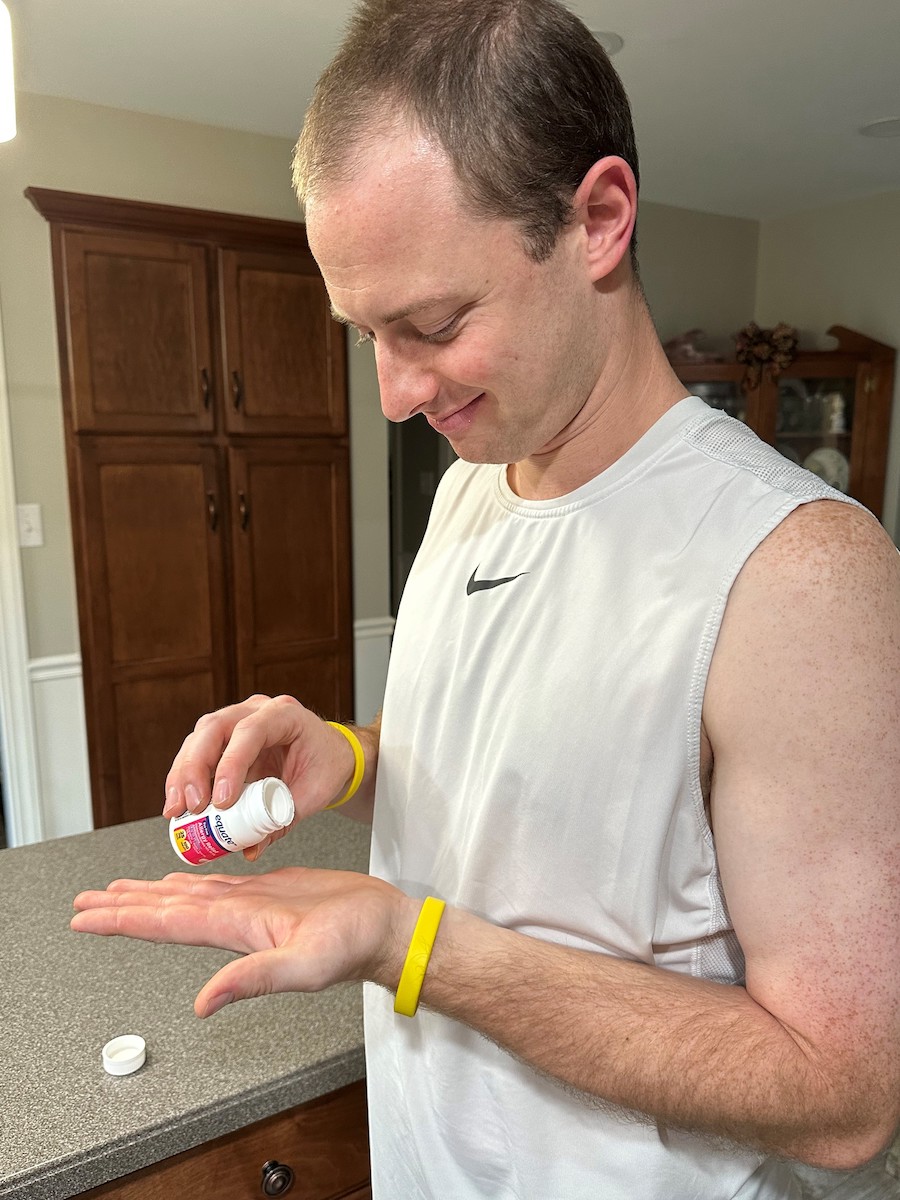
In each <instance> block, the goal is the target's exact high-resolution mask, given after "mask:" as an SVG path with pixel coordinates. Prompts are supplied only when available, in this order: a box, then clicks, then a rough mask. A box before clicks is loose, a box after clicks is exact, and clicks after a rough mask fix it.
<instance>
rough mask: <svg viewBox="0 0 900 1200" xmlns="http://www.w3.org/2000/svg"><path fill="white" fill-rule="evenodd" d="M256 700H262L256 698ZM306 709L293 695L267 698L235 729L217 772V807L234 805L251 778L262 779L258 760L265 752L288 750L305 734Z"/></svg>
mask: <svg viewBox="0 0 900 1200" xmlns="http://www.w3.org/2000/svg"><path fill="white" fill-rule="evenodd" d="M254 699H263V698H262V697H254ZM306 715H307V710H306V709H305V708H304V707H303V705H302V704H301V703H300V702H299V700H295V699H294V698H293V697H292V696H276V697H274V698H273V699H268V698H264V703H261V704H259V705H258V706H257V707H256V708H255V709H254V710H253V711H252V712H250V713H248V714H247V715H246V716H243V717H242V718H241V720H240V721H238V722H237V724H236V725H235V726H234V728H233V730H232V733H231V737H230V738H229V741H228V745H227V747H226V748H225V749H224V750H223V752H222V754H221V756H220V758H219V762H218V765H217V767H216V772H215V780H214V782H213V797H214V800H215V804H216V807H218V808H228V807H230V805H232V804H234V802H235V801H236V800H237V798H238V796H239V795H240V792H241V789H242V788H243V786H244V784H245V782H246V781H247V780H248V779H253V778H257V779H259V778H261V777H262V775H263V774H264V772H262V771H260V769H259V765H258V760H259V758H260V756H261V755H262V754H263V753H264V751H266V750H274V749H276V748H280V749H283V748H286V747H288V746H290V745H291V744H292V743H293V742H295V741H296V740H297V739H298V738H299V737H300V736H301V735H302V731H303V722H304V718H305V716H306Z"/></svg>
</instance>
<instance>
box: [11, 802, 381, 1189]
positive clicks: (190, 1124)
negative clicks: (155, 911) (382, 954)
mask: <svg viewBox="0 0 900 1200" xmlns="http://www.w3.org/2000/svg"><path fill="white" fill-rule="evenodd" d="M369 833H370V831H369V829H368V827H366V826H361V825H358V824H356V823H355V822H353V821H349V820H347V819H346V818H343V817H341V816H339V815H337V814H332V813H328V814H323V815H321V816H319V817H313V818H311V819H309V820H307V821H305V822H303V823H302V824H301V825H299V826H298V827H297V828H296V829H294V830H293V832H292V833H291V834H290V835H289V836H288V837H286V838H284V839H282V840H281V841H280V842H278V843H277V845H275V846H273V847H271V848H270V849H269V850H268V851H267V852H266V854H265V855H263V857H262V859H261V860H260V862H259V863H254V864H250V863H247V862H246V861H245V860H244V858H243V856H242V855H229V856H228V858H227V859H222V860H220V862H219V863H217V864H210V866H209V867H208V868H185V867H184V866H183V865H182V864H180V863H179V862H178V859H177V858H176V856H175V854H174V853H173V851H172V849H171V846H170V845H169V840H168V830H167V824H166V822H165V821H163V820H162V819H161V818H151V819H148V820H145V821H134V822H131V823H130V824H127V825H118V826H115V827H113V828H110V829H101V830H98V831H96V832H94V833H86V834H80V835H79V836H77V837H69V838H60V839H58V840H55V841H50V842H44V843H42V844H40V845H36V846H25V847H22V848H20V849H15V850H3V851H0V1197H10V1196H14V1197H16V1198H17V1200H65V1198H66V1197H69V1196H75V1195H78V1194H79V1193H80V1192H82V1191H85V1190H87V1189H88V1188H91V1187H95V1186H96V1185H98V1184H100V1183H105V1182H106V1181H107V1180H110V1179H115V1178H118V1177H119V1176H122V1175H126V1174H128V1173H129V1172H130V1171H134V1170H137V1169H138V1168H139V1167H145V1166H149V1165H150V1164H152V1163H155V1162H158V1161H160V1160H161V1159H163V1158H168V1157H169V1156H170V1155H173V1154H177V1153H179V1152H180V1151H182V1150H187V1149H189V1148H191V1147H193V1146H197V1145H200V1144H201V1143H203V1142H206V1141H209V1140H210V1139H212V1138H216V1137H220V1136H222V1135H223V1134H226V1133H230V1132H232V1131H233V1130H235V1129H239V1128H241V1127H243V1126H245V1125H249V1124H251V1123H252V1122H254V1121H259V1120H261V1119H262V1118H263V1117H267V1116H271V1115H273V1114H274V1113H278V1112H281V1111H284V1110H285V1109H288V1108H291V1107H293V1106H294V1105H297V1104H301V1103H303V1102H304V1101H305V1100H310V1099H312V1098H313V1097H315V1096H320V1095H324V1094H325V1093H326V1092H330V1091H333V1090H335V1089H336V1088H339V1087H343V1086H344V1085H345V1084H347V1083H351V1082H353V1081H354V1080H356V1079H360V1078H361V1077H362V1076H363V1074H364V1070H365V1068H364V1059H363V1037H362V996H361V988H360V987H359V986H358V985H347V986H342V987H338V988H333V989H331V990H330V991H328V992H324V993H321V994H318V995H313V996H301V995H297V994H290V995H280V996H264V997H260V998H259V999H256V1000H248V1001H242V1002H241V1003H239V1004H235V1005H232V1006H229V1007H228V1008H226V1009H224V1010H223V1011H222V1012H220V1013H218V1014H216V1015H215V1016H214V1017H211V1018H209V1019H208V1020H205V1021H204V1020H200V1019H198V1018H197V1017H196V1016H195V1015H194V1011H193V1002H194V997H195V995H196V993H197V992H198V991H199V989H200V987H201V986H202V985H203V983H204V982H205V981H206V980H207V979H208V978H209V977H210V975H212V974H213V973H214V972H215V971H216V970H217V969H218V968H219V967H220V966H222V965H223V964H224V963H225V962H227V961H228V960H229V958H231V957H234V956H233V955H230V954H228V953H225V952H222V951H217V950H208V949H197V948H195V947H189V946H164V945H154V944H151V943H145V942H136V941H131V940H129V939H126V938H100V937H93V936H91V935H88V934H76V933H72V932H71V931H70V930H69V920H70V917H71V915H72V898H73V897H74V896H75V895H76V894H77V893H78V892H80V891H84V890H87V889H91V888H98V887H104V886H105V885H106V884H107V883H108V882H109V881H110V880H112V879H116V878H119V877H123V876H124V877H129V878H135V879H137V878H145V879H150V878H158V877H159V876H161V875H164V874H166V873H167V872H169V871H173V870H179V869H182V870H195V869H198V870H219V871H222V870H225V871H229V872H240V873H242V874H244V873H259V872H263V871H268V870H272V869H274V868H276V867H283V866H292V865H303V866H314V867H332V868H338V869H345V870H355V871H365V870H366V868H367V863H368V843H369ZM120 1033H138V1034H140V1035H141V1036H142V1037H143V1038H144V1039H145V1040H146V1042H147V1062H146V1064H145V1066H144V1067H143V1068H142V1069H141V1070H140V1071H138V1072H137V1073H136V1074H134V1075H129V1076H124V1077H119V1078H117V1077H114V1076H111V1075H107V1074H106V1072H105V1071H104V1070H103V1067H102V1064H101V1060H100V1051H101V1049H102V1047H103V1045H104V1044H105V1043H106V1042H107V1041H108V1040H109V1039H110V1038H112V1037H115V1036H116V1035H117V1034H120Z"/></svg>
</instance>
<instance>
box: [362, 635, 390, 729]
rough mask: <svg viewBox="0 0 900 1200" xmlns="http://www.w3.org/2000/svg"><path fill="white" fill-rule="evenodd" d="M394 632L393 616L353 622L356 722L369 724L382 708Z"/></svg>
mask: <svg viewBox="0 0 900 1200" xmlns="http://www.w3.org/2000/svg"><path fill="white" fill-rule="evenodd" d="M393 635H394V618H393V617H370V618H368V619H364V620H360V621H356V622H354V625H353V678H354V681H355V686H354V697H353V699H354V714H353V719H354V720H355V722H356V724H357V725H368V724H369V722H370V721H371V720H373V718H374V717H376V716H377V715H378V713H379V712H380V711H381V702H382V700H383V699H384V685H385V682H386V680H387V669H388V659H389V658H390V656H391V638H392V637H393Z"/></svg>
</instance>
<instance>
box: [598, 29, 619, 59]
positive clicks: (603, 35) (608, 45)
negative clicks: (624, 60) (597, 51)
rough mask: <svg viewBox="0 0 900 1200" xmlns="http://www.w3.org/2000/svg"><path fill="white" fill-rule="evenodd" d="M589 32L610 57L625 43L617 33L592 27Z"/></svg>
mask: <svg viewBox="0 0 900 1200" xmlns="http://www.w3.org/2000/svg"><path fill="white" fill-rule="evenodd" d="M591 33H592V34H593V35H594V37H595V38H596V39H597V41H598V42H599V43H600V45H601V46H602V47H603V49H604V50H605V51H606V53H607V55H608V56H609V57H610V58H612V56H613V55H614V54H618V53H619V51H620V50H621V49H622V47H623V46H624V45H625V43H624V41H623V40H622V38H620V37H619V35H618V34H617V33H607V32H604V31H602V30H599V31H598V30H596V29H592V30H591Z"/></svg>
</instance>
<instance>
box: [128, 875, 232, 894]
mask: <svg viewBox="0 0 900 1200" xmlns="http://www.w3.org/2000/svg"><path fill="white" fill-rule="evenodd" d="M235 879H236V877H235V876H233V875H188V874H187V873H182V872H176V871H173V872H172V873H171V874H169V875H165V876H164V877H163V878H162V879H113V880H112V882H110V883H108V884H107V885H106V891H107V892H152V893H154V894H158V895H173V894H179V895H181V894H183V895H186V896H190V895H195V896H207V897H208V896H213V895H217V894H218V893H219V892H220V891H221V890H222V889H223V888H225V889H227V888H228V887H229V886H230V885H231V884H233V883H234V882H235Z"/></svg>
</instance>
